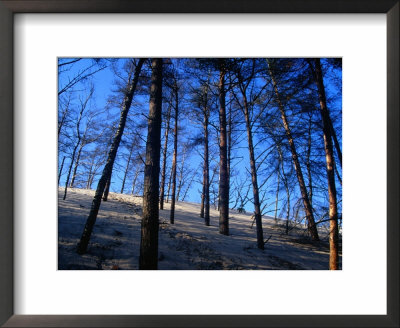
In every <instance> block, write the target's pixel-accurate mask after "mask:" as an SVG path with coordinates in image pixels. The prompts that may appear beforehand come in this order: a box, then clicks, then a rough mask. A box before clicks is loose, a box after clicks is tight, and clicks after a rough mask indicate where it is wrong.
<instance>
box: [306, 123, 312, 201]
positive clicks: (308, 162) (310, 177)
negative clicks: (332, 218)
mask: <svg viewBox="0 0 400 328" xmlns="http://www.w3.org/2000/svg"><path fill="white" fill-rule="evenodd" d="M311 128H312V121H311V116H310V121H309V124H308V140H307V160H306V168H307V175H308V199H309V200H310V204H311V206H312V201H313V185H312V174H311V145H312V139H311Z"/></svg>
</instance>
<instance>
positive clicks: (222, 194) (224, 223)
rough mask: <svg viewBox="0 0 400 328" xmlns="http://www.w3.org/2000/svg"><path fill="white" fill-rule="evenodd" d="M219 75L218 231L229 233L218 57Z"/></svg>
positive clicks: (222, 72) (222, 71)
mask: <svg viewBox="0 0 400 328" xmlns="http://www.w3.org/2000/svg"><path fill="white" fill-rule="evenodd" d="M219 66H220V75H219V84H218V91H219V127H220V140H219V150H220V164H219V166H220V169H219V177H220V179H219V204H218V206H219V233H221V234H223V235H227V236H228V235H229V174H228V163H227V161H228V158H227V157H228V154H227V139H226V108H225V62H224V59H220V63H219Z"/></svg>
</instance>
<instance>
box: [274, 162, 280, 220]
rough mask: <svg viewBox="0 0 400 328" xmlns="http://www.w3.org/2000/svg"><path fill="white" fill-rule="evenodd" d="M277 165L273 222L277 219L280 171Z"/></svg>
mask: <svg viewBox="0 0 400 328" xmlns="http://www.w3.org/2000/svg"><path fill="white" fill-rule="evenodd" d="M279 166H280V165H278V170H277V186H276V195H275V215H274V218H275V223H277V221H278V203H279V184H280V176H281V175H280V173H279Z"/></svg>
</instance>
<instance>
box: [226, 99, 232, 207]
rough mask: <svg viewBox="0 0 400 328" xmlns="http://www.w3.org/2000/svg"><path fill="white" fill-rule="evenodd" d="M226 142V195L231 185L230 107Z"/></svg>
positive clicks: (230, 109)
mask: <svg viewBox="0 0 400 328" xmlns="http://www.w3.org/2000/svg"><path fill="white" fill-rule="evenodd" d="M231 103H232V102H231ZM226 142H227V162H226V170H227V172H228V195H229V190H230V189H229V188H230V185H231V150H232V108H231V105H230V106H229V109H228V125H227V130H226ZM228 207H229V197H228Z"/></svg>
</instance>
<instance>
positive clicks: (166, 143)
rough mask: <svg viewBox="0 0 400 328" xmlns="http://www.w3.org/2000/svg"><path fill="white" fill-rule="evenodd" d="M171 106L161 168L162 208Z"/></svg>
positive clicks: (161, 203)
mask: <svg viewBox="0 0 400 328" xmlns="http://www.w3.org/2000/svg"><path fill="white" fill-rule="evenodd" d="M171 107H172V106H169V107H168V113H167V125H166V127H165V133H164V148H163V165H162V170H161V186H160V210H163V209H164V193H165V171H166V167H167V151H168V135H169V121H170V118H171Z"/></svg>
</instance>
